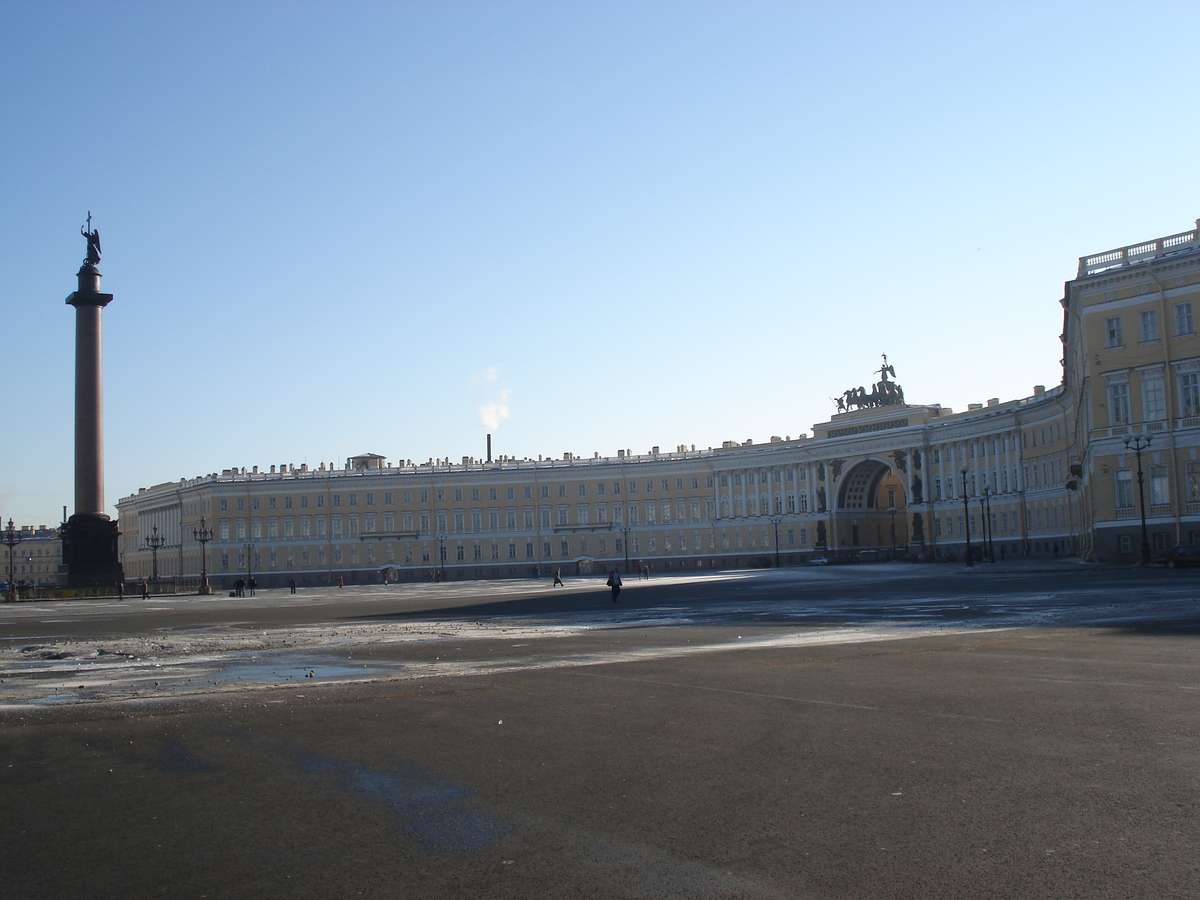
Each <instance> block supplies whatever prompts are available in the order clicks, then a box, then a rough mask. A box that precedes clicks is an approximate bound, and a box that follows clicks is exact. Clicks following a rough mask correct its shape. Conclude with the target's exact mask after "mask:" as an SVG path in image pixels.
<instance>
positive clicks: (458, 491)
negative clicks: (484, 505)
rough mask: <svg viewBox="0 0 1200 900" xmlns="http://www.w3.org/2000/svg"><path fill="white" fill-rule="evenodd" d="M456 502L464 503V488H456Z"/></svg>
mask: <svg viewBox="0 0 1200 900" xmlns="http://www.w3.org/2000/svg"><path fill="white" fill-rule="evenodd" d="M388 496H389V497H390V496H391V495H390V494H389V495H388ZM391 502H392V501H391V500H388V503H391ZM454 502H455V503H462V488H456V489H455V491H454Z"/></svg>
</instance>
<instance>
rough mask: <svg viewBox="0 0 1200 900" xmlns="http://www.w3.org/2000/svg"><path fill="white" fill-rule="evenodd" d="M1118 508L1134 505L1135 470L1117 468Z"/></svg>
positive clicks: (1127, 507)
mask: <svg viewBox="0 0 1200 900" xmlns="http://www.w3.org/2000/svg"><path fill="white" fill-rule="evenodd" d="M1116 488H1117V508H1118V509H1129V508H1130V507H1132V506H1133V470H1132V469H1117V471H1116Z"/></svg>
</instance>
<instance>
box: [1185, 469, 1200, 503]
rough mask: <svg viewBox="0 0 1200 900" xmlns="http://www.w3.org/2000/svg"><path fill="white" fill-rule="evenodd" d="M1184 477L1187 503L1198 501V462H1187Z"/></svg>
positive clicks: (1199, 475) (1199, 479) (1199, 488)
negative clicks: (1185, 479)
mask: <svg viewBox="0 0 1200 900" xmlns="http://www.w3.org/2000/svg"><path fill="white" fill-rule="evenodd" d="M1186 478H1187V499H1188V503H1200V463H1194V462H1190V463H1188V464H1187V472H1186Z"/></svg>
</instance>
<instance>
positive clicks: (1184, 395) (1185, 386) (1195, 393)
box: [1179, 372, 1200, 416]
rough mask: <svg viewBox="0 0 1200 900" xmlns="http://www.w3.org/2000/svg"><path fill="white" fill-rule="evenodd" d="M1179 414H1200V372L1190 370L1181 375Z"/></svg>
mask: <svg viewBox="0 0 1200 900" xmlns="http://www.w3.org/2000/svg"><path fill="white" fill-rule="evenodd" d="M1179 414H1180V415H1181V416H1197V415H1200V374H1197V373H1195V372H1189V373H1187V374H1186V375H1180V376H1179Z"/></svg>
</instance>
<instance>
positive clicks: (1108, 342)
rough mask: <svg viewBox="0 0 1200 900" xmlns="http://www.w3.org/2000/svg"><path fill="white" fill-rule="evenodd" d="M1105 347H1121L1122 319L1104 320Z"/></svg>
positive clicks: (1114, 317) (1115, 317)
mask: <svg viewBox="0 0 1200 900" xmlns="http://www.w3.org/2000/svg"><path fill="white" fill-rule="evenodd" d="M1104 346H1106V347H1120V346H1121V317H1120V316H1113V317H1112V318H1111V319H1105V320H1104Z"/></svg>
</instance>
